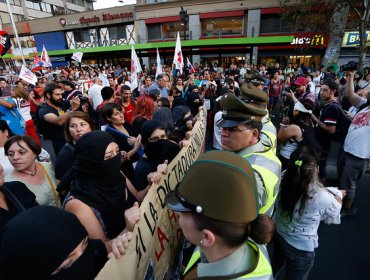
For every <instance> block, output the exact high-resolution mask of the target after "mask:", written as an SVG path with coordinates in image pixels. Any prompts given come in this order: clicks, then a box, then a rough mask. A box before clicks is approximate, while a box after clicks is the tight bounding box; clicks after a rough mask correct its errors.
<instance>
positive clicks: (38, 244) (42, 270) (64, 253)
mask: <svg viewBox="0 0 370 280" xmlns="http://www.w3.org/2000/svg"><path fill="white" fill-rule="evenodd" d="M106 256H107V251H106V249H105V247H104V244H103V243H102V242H101V241H100V240H90V239H88V234H87V231H86V229H85V228H84V227H83V225H82V224H81V223H80V221H79V220H78V219H77V218H76V216H75V215H73V214H71V213H68V212H65V211H63V210H61V209H58V208H56V207H51V206H38V207H34V208H31V209H29V210H26V211H24V212H22V213H21V214H19V215H18V216H17V217H15V218H14V219H12V220H11V221H10V222H9V223H8V224H7V225H6V226H5V227H4V231H3V236H2V239H1V243H0V279H2V280H13V279H17V280H26V279H27V280H28V279H38V280H45V279H52V280H57V279H79V280H92V279H94V277H95V276H96V275H97V274H98V272H99V271H100V269H101V268H102V267H103V266H104V264H105V262H106V260H107V257H106Z"/></svg>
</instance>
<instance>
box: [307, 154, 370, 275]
mask: <svg viewBox="0 0 370 280" xmlns="http://www.w3.org/2000/svg"><path fill="white" fill-rule="evenodd" d="M334 150H335V149H334ZM334 150H333V151H332V153H331V156H330V162H329V163H328V172H329V174H330V177H331V178H335V173H336V165H335V160H336V159H335V151H334ZM369 182H370V174H369V173H366V174H365V175H364V176H363V177H362V178H361V181H360V182H359V187H358V191H357V193H356V200H355V202H356V205H357V207H358V212H357V215H355V216H353V217H350V218H347V219H345V220H343V221H342V224H341V225H326V224H324V223H322V224H321V225H320V229H319V248H318V249H317V251H316V260H315V265H314V267H313V269H312V271H311V273H310V277H309V279H312V280H319V279H336V280H341V279H343V280H344V279H352V280H357V279H370V258H369V256H368V253H369V251H370V218H369V213H370V183H369Z"/></svg>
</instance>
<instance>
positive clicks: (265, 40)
mask: <svg viewBox="0 0 370 280" xmlns="http://www.w3.org/2000/svg"><path fill="white" fill-rule="evenodd" d="M293 39H294V36H266V37H251V38H249V37H248V38H247V37H244V38H222V39H203V40H183V41H181V46H182V47H185V48H186V47H194V48H200V47H226V46H241V47H242V46H243V45H244V46H245V47H251V46H262V45H286V44H290V43H291V42H292V41H293ZM175 46H176V41H170V42H153V43H143V44H135V45H134V47H135V50H155V49H157V48H158V49H161V48H175ZM130 50H131V45H115V46H106V47H95V48H81V49H65V50H54V51H48V54H49V56H58V55H71V54H73V53H74V52H82V53H86V54H88V53H101V52H114V51H130ZM38 54H39V55H41V52H39V53H38ZM29 55H30V57H33V53H30V54H29Z"/></svg>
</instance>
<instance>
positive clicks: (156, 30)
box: [147, 24, 162, 41]
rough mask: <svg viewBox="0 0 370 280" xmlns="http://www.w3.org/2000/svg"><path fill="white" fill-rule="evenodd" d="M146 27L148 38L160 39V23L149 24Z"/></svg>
mask: <svg viewBox="0 0 370 280" xmlns="http://www.w3.org/2000/svg"><path fill="white" fill-rule="evenodd" d="M147 27H148V40H149V41H151V40H161V39H162V33H161V24H150V25H148V26H147Z"/></svg>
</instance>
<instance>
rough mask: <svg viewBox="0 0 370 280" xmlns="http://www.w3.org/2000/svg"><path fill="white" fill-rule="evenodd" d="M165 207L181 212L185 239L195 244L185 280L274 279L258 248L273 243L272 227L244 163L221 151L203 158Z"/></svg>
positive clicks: (240, 159) (180, 222)
mask: <svg viewBox="0 0 370 280" xmlns="http://www.w3.org/2000/svg"><path fill="white" fill-rule="evenodd" d="M210 174H212V175H210ZM166 205H167V207H168V208H169V209H171V210H173V211H176V212H179V213H180V217H179V224H180V227H181V229H182V231H183V233H184V236H185V238H186V239H187V240H189V241H190V242H191V243H193V244H195V245H197V247H196V249H195V251H194V253H193V255H192V257H191V259H190V261H189V263H188V265H187V267H186V269H185V272H184V279H186V280H188V279H198V278H201V279H221V277H222V279H238V278H240V279H242V278H251V279H272V275H271V267H270V263H269V260H268V254H267V251H266V248H265V246H263V245H259V244H265V243H267V242H269V241H270V240H271V237H272V235H273V232H274V228H275V226H274V223H273V222H272V220H271V218H270V217H268V216H267V215H259V214H258V195H257V191H256V181H255V177H254V172H253V169H252V167H251V165H250V164H249V163H248V162H247V161H246V160H244V159H243V158H241V157H239V156H237V155H236V154H233V153H229V152H224V151H211V152H208V153H206V154H204V155H202V156H201V157H200V158H199V159H198V160H197V161H196V162H195V163H194V164H193V165H192V166H191V167H190V169H189V170H188V171H187V173H186V175H185V177H184V178H183V180H182V181H181V183H180V184H179V186H178V187H177V188H176V189H175V191H172V192H170V193H169V194H168V195H167V197H166ZM203 277H205V278H203ZM208 277H209V278H208Z"/></svg>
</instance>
